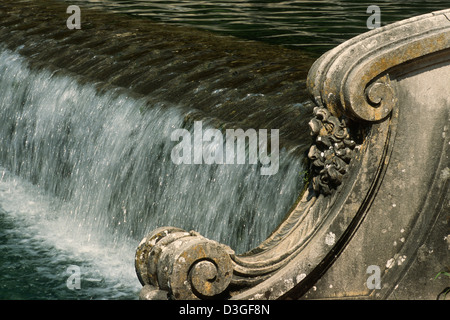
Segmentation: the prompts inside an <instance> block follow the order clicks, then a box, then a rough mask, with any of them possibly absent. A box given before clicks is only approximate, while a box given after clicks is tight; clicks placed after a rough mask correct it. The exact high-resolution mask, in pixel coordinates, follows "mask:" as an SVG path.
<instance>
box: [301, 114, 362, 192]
mask: <svg viewBox="0 0 450 320" xmlns="http://www.w3.org/2000/svg"><path fill="white" fill-rule="evenodd" d="M314 115H315V118H313V119H311V121H310V122H309V126H310V128H311V135H313V136H314V137H315V143H314V144H313V145H312V146H311V148H310V149H309V153H308V158H309V159H311V161H312V171H313V172H312V173H313V174H312V176H313V178H312V187H313V189H314V190H315V191H316V192H319V193H322V194H324V195H330V194H331V193H332V190H334V189H336V188H337V187H338V186H339V185H341V183H342V179H343V177H344V174H345V173H346V172H347V170H348V165H349V163H350V160H351V158H352V157H353V153H354V149H355V146H356V143H355V141H353V140H351V139H350V134H349V130H348V128H347V126H346V123H345V121H344V120H342V121H341V120H339V119H338V118H337V117H335V116H333V115H331V114H330V112H329V111H328V110H327V109H326V108H322V107H316V108H314Z"/></svg>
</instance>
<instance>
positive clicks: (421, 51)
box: [136, 10, 450, 299]
mask: <svg viewBox="0 0 450 320" xmlns="http://www.w3.org/2000/svg"><path fill="white" fill-rule="evenodd" d="M307 82H308V86H309V90H310V93H311V96H312V99H313V100H314V102H315V104H316V109H315V110H314V113H315V117H314V118H313V119H312V120H311V122H310V128H311V132H312V135H313V136H314V141H313V145H312V146H311V148H310V151H309V158H310V159H311V162H312V171H313V172H312V176H313V177H312V181H311V184H310V185H309V187H308V188H307V190H306V191H305V192H304V193H303V194H302V195H301V197H300V198H299V199H298V201H297V202H296V205H295V207H294V208H293V209H292V210H291V211H290V212H289V213H288V214H287V216H286V218H285V220H284V221H283V222H282V223H281V224H280V226H279V227H278V228H277V229H276V230H274V231H273V233H272V234H271V235H270V236H269V237H268V238H267V239H266V240H265V241H264V242H263V243H261V244H260V245H259V246H258V247H256V248H254V249H253V250H251V251H249V252H247V253H245V254H241V255H236V254H235V253H234V252H233V251H232V250H231V249H230V248H228V247H226V246H224V245H221V244H219V243H217V242H215V241H211V240H208V239H205V238H204V237H202V236H200V235H198V234H197V233H195V232H186V231H184V230H181V229H178V228H172V227H167V228H161V229H157V230H155V231H153V232H152V233H150V234H149V235H148V236H147V237H146V238H145V239H144V240H143V241H142V242H141V244H140V245H139V248H138V249H137V251H136V271H137V274H138V277H139V279H140V281H141V283H142V284H143V285H144V288H143V290H142V292H141V298H143V299H159V298H173V299H211V298H216V299H217V298H221V299H307V298H312V299H321V298H327V299H328V298H345V297H351V298H373V299H388V298H390V297H395V298H408V299H411V298H418V297H422V298H423V296H426V298H430V297H433V296H434V297H436V296H437V295H438V294H439V293H440V292H441V291H442V288H441V287H439V284H438V283H437V282H432V283H429V279H432V278H433V277H434V276H435V275H436V274H437V273H438V272H440V271H447V272H448V271H449V270H441V269H443V268H444V269H445V262H446V261H447V262H448V261H449V259H450V251H449V250H448V248H449V245H448V243H449V240H448V239H450V235H449V233H448V223H449V222H448V221H450V220H449V219H450V217H449V212H450V192H449V181H450V179H449V177H450V174H449V163H450V162H449V159H450V147H449V146H450V142H449V136H450V134H449V122H450V118H449V117H450V96H449V93H448V88H449V85H450V10H444V11H439V12H434V13H431V14H426V15H423V16H419V17H415V18H411V19H408V20H404V21H400V22H398V23H394V24H392V25H389V26H385V27H382V28H378V29H374V30H372V31H370V32H367V33H365V34H362V35H360V36H358V37H355V38H354V39H351V40H349V41H347V42H345V43H343V44H342V45H340V46H338V47H336V48H335V49H333V50H331V51H329V52H328V53H326V54H324V55H323V56H322V57H321V58H320V59H318V60H317V61H316V63H315V64H314V65H313V66H312V68H311V69H310V72H309V76H308V81H307ZM355 127H356V128H358V139H357V143H355V138H354V137H353V136H354V135H355V132H351V131H350V129H349V128H352V130H353V128H355ZM333 190H334V191H335V192H334V191H333ZM443 239H447V240H445V241H444V240H443ZM368 267H371V268H372V267H374V268H372V269H368ZM374 269H375V270H379V278H380V279H379V280H380V283H381V286H380V287H379V288H378V287H377V286H372V285H370V283H369V284H367V283H368V282H367V279H368V277H369V276H370V275H368V273H367V270H374Z"/></svg>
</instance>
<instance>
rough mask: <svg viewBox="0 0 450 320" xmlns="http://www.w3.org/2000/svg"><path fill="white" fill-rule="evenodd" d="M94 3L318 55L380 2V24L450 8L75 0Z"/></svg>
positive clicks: (363, 26) (432, 4) (356, 29)
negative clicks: (369, 7)
mask: <svg viewBox="0 0 450 320" xmlns="http://www.w3.org/2000/svg"><path fill="white" fill-rule="evenodd" d="M70 2H71V3H77V2H78V3H80V4H84V5H89V6H94V7H98V8H108V9H111V10H114V11H116V12H120V13H127V14H132V15H137V16H141V17H147V18H149V19H153V20H156V21H163V22H169V23H176V24H180V25H191V26H195V27H199V28H204V29H208V30H212V31H215V32H220V33H225V34H230V35H234V36H237V37H241V38H245V39H253V40H259V41H265V42H269V43H273V44H278V45H284V46H287V47H290V48H297V49H303V50H306V51H308V52H311V53H313V54H315V55H319V54H321V53H323V52H325V51H326V50H329V49H331V48H332V47H334V46H336V45H337V44H339V43H341V42H343V41H345V40H347V39H350V38H351V37H353V36H355V35H357V34H360V33H363V32H365V31H367V30H368V28H367V19H368V18H369V16H370V14H368V13H367V12H366V11H367V8H368V6H370V5H378V6H379V7H380V10H381V25H386V24H389V23H392V22H395V21H399V20H402V19H407V18H410V17H413V16H416V15H419V14H423V13H428V12H432V11H436V10H442V9H447V8H449V7H450V4H449V2H448V1H442V0H431V1H417V0H411V1H404V0H400V1H394V0H380V1H372V2H369V1H355V0H352V1H343V0H342V1H330V0H317V1H313V0H306V1H305V0H296V1H273V0H271V1H243V0H241V1H239V0H231V1H224V0H212V1H192V0H172V1H159V0H155V1H153V0H152V1H149V0H73V1H70Z"/></svg>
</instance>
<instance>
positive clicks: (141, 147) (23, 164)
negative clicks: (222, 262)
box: [0, 49, 303, 298]
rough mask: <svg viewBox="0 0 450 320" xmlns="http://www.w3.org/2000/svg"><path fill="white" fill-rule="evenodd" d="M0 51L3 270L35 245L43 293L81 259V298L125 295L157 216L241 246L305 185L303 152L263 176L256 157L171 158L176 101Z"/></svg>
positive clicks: (178, 121) (180, 119) (265, 230)
mask: <svg viewBox="0 0 450 320" xmlns="http://www.w3.org/2000/svg"><path fill="white" fill-rule="evenodd" d="M0 52H1V53H0V123H1V126H0V166H1V169H0V171H1V173H2V176H1V179H0V223H1V224H2V226H3V230H2V231H0V245H1V246H2V248H3V249H4V250H5V255H4V256H5V258H4V260H5V261H7V259H9V262H8V264H6V263H5V264H4V265H3V266H2V268H15V265H14V263H13V262H12V261H16V262H17V263H19V262H18V261H19V260H20V259H17V257H15V258H14V256H13V257H9V258H7V256H8V254H11V252H10V249H8V246H10V247H11V246H12V245H19V246H23V250H25V253H24V254H29V255H31V256H33V255H36V251H39V250H41V251H42V254H40V255H39V256H40V259H42V261H41V262H40V263H42V264H44V265H45V267H44V269H45V268H47V269H45V270H43V269H39V268H38V270H36V269H33V270H34V272H41V273H42V274H46V277H47V278H49V279H50V278H51V279H52V281H53V282H55V284H54V290H53V291H52V290H48V293H47V294H48V296H49V297H65V296H64V294H65V295H67V297H71V296H70V294H69V293H71V292H70V290H68V289H67V288H66V287H65V286H66V283H65V279H67V277H68V276H69V274H68V273H67V272H66V268H67V267H68V265H70V264H74V265H83V267H84V268H85V270H86V271H84V272H83V278H82V279H84V280H85V282H83V283H87V284H86V285H87V286H88V287H90V288H91V289H90V291H88V293H86V291H84V292H85V293H83V294H86V295H87V296H79V297H82V298H87V297H89V298H108V297H114V298H117V297H128V298H129V297H132V296H133V295H134V294H135V293H136V291H137V290H138V289H139V284H138V282H137V279H136V277H135V274H134V267H133V263H134V261H133V257H134V249H135V247H136V246H137V243H138V241H140V239H141V238H142V237H143V236H145V234H146V233H147V232H149V231H151V230H152V229H154V228H156V227H159V226H166V225H172V226H177V227H181V228H184V229H186V230H191V229H194V230H196V231H198V232H200V233H201V234H202V235H204V236H206V237H208V238H210V239H215V240H217V241H220V242H222V243H225V244H228V245H230V246H231V247H232V248H233V249H234V250H236V252H238V253H242V252H245V251H246V250H248V249H251V248H253V247H255V246H257V245H258V244H259V243H260V242H261V241H263V240H264V239H265V238H266V237H267V236H268V235H269V234H270V232H271V231H273V230H274V228H275V227H276V226H277V225H278V224H279V223H280V221H281V220H282V218H283V216H284V214H286V213H287V212H288V210H289V208H290V207H291V206H292V204H293V203H294V202H295V200H296V197H297V196H298V194H299V191H300V189H301V188H302V177H301V175H300V173H301V172H302V171H303V169H302V159H301V157H298V155H297V156H294V155H293V154H291V152H288V151H286V150H283V149H282V150H281V151H280V160H279V171H278V173H277V174H275V175H269V176H264V175H261V174H260V166H259V165H253V164H245V165H238V164H236V165H232V164H226V165H225V164H224V165H208V164H202V165H195V164H192V165H188V164H180V165H176V164H174V163H173V162H172V161H171V156H170V155H171V151H172V149H173V147H174V145H175V144H176V142H173V141H171V133H172V132H173V130H175V129H179V128H183V127H184V126H186V120H185V116H186V110H184V109H183V108H182V106H176V105H168V104H166V103H163V102H151V101H150V100H149V99H147V98H136V97H131V96H129V95H127V94H126V92H124V91H123V90H109V91H107V90H103V91H99V90H97V89H96V88H95V86H94V85H92V84H90V85H89V84H81V83H80V82H79V81H77V79H76V77H75V76H73V75H67V74H61V73H57V72H53V73H52V72H51V71H49V70H45V69H41V70H35V69H30V68H28V66H27V62H26V60H25V59H24V58H22V57H21V56H20V55H18V54H17V53H15V52H12V51H9V50H7V49H2V50H1V51H0ZM208 127H209V125H208V119H205V121H204V122H203V129H206V128H208ZM188 128H189V126H188ZM211 143H214V142H211ZM210 147H211V146H210ZM14 239H15V240H14ZM13 240H14V241H16V242H14V241H13ZM37 244H39V245H38V247H36V246H37ZM36 248H38V249H36ZM45 248H46V249H45ZM24 259H25V260H26V257H24ZM22 266H23V265H22ZM52 266H53V267H54V268H53V269H52ZM28 267H29V266H28ZM24 268H25V269H26V266H24ZM29 268H31V267H29ZM31 269H32V268H31ZM39 270H40V271H39ZM55 270H57V271H55ZM23 272H25V273H24V274H23V277H24V279H25V278H26V276H27V274H26V273H27V272H29V271H23ZM15 280H16V281H18V280H17V279H15ZM11 281H13V279H11ZM49 282H50V280H48V279H47V280H46V282H45V283H46V285H45V286H47V287H48V286H49ZM4 285H5V288H6V287H7V284H6V282H5V284H4ZM17 285H20V284H16V286H17ZM50 285H51V284H50ZM24 290H25V289H24ZM33 290H36V292H39V290H40V289H39V288H35V289H33ZM56 291H58V293H55V292H56ZM81 291H83V290H81ZM81 291H80V292H81ZM61 292H64V294H63V293H61ZM67 292H69V293H67ZM21 294H22V296H23V295H24V293H21ZM19 295H20V294H19ZM80 295H81V293H80Z"/></svg>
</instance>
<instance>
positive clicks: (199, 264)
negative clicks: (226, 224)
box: [135, 227, 233, 300]
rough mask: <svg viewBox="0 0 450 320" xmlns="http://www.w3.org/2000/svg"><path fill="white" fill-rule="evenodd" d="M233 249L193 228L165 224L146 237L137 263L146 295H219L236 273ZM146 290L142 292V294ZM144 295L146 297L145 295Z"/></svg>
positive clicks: (140, 247) (192, 296) (171, 297)
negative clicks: (189, 229) (192, 229)
mask: <svg viewBox="0 0 450 320" xmlns="http://www.w3.org/2000/svg"><path fill="white" fill-rule="evenodd" d="M230 254H233V252H232V250H231V249H230V248H229V247H227V246H225V245H222V244H220V243H218V242H216V241H213V240H209V239H206V238H204V237H203V236H201V235H199V234H198V233H196V232H194V231H191V232H186V231H184V230H182V229H179V228H173V227H163V228H159V229H156V230H155V231H153V232H151V233H150V234H149V235H148V236H147V237H145V238H144V239H143V240H142V241H141V243H140V244H139V246H138V249H137V250H136V258H135V267H136V273H137V275H138V278H139V280H140V282H141V284H142V285H143V286H144V288H145V290H144V289H143V291H144V292H145V296H146V297H147V298H148V297H150V298H153V297H158V298H160V297H161V296H164V295H161V292H165V293H166V296H167V297H168V298H169V299H181V300H192V299H208V298H215V297H219V296H220V295H221V294H223V292H224V291H225V290H226V289H227V288H228V286H229V284H230V282H231V278H232V276H233V265H232V261H231V257H230ZM142 296H143V294H142V292H141V298H142ZM144 298H145V297H144Z"/></svg>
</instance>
